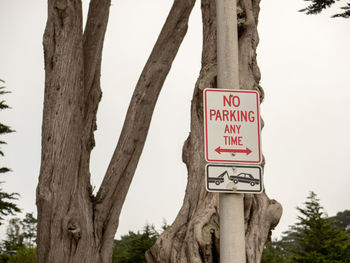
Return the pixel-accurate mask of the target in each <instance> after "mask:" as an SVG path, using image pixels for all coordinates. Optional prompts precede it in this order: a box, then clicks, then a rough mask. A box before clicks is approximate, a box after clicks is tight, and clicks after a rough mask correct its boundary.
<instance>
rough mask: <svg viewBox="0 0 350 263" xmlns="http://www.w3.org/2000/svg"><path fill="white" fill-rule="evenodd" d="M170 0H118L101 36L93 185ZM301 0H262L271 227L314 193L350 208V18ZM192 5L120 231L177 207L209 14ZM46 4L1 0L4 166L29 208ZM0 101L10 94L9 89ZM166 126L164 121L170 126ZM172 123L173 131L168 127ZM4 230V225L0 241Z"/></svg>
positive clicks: (283, 226)
mask: <svg viewBox="0 0 350 263" xmlns="http://www.w3.org/2000/svg"><path fill="white" fill-rule="evenodd" d="M172 2H173V1H170V0H147V1H146V0H127V1H126V0H124V1H122V0H114V1H112V6H111V13H110V20H109V25H108V30H107V35H106V40H105V47H104V56H103V68H102V89H103V98H102V101H101V104H100V108H99V111H98V123H97V124H98V130H97V132H96V143H97V147H96V148H95V149H94V151H93V153H92V160H91V162H92V163H91V166H92V167H91V170H92V184H93V185H94V186H95V187H96V189H98V187H99V184H100V182H101V180H102V177H103V174H104V172H105V170H106V168H107V165H108V163H109V160H110V158H111V155H112V152H113V151H114V147H115V145H116V143H117V139H118V136H119V133H120V131H121V127H122V123H123V120H124V117H125V114H126V110H127V106H128V103H129V100H130V98H131V95H132V92H133V89H134V87H135V85H136V82H137V80H138V76H139V75H140V73H141V70H142V68H143V66H144V64H145V62H146V60H147V57H148V55H149V53H150V51H151V49H152V47H153V44H154V42H155V40H156V38H157V35H158V33H159V31H160V29H161V27H162V25H163V22H164V20H165V18H166V16H167V13H168V11H169V9H170V7H171V4H172ZM304 6H305V4H304V2H303V1H302V0H294V1H285V0H282V1H281V0H263V1H261V13H260V19H259V34H260V44H259V47H258V64H259V66H260V70H261V73H262V80H261V85H262V87H263V88H264V90H265V94H266V98H265V101H264V103H263V104H262V106H261V112H262V116H263V118H264V120H265V127H264V129H263V132H262V145H263V152H264V155H265V157H266V168H265V179H264V180H265V187H266V192H267V194H268V195H269V197H270V198H274V199H276V200H278V201H279V202H280V203H281V204H282V205H283V208H284V213H283V216H282V219H281V222H280V224H279V225H278V226H277V228H276V231H275V232H274V236H275V237H278V236H279V235H280V234H281V232H283V231H285V230H287V228H288V225H291V224H293V223H294V222H295V219H296V216H297V211H296V209H295V208H296V206H300V205H302V203H303V202H304V201H305V198H306V196H307V195H308V192H309V191H311V190H312V191H315V192H316V193H317V194H318V196H319V198H320V199H321V204H322V205H323V206H324V208H325V210H326V211H327V212H328V214H329V215H330V216H332V215H334V214H335V213H336V212H338V211H343V210H345V209H350V207H349V201H350V192H349V190H348V188H349V185H350V176H349V175H350V172H349V168H348V165H347V164H348V163H349V161H350V154H349V150H350V138H349V134H350V117H349V116H350V107H349V102H348V101H349V96H350V87H349V76H350V52H349V47H350V34H349V29H350V20H345V19H332V18H330V16H331V14H332V13H334V12H335V11H330V12H326V13H324V14H322V15H319V16H306V15H304V14H301V13H299V12H298V10H299V9H301V8H302V7H304ZM199 9H200V5H199V3H197V4H196V6H195V8H194V10H193V13H192V15H191V20H190V26H189V31H188V34H187V36H186V38H185V40H184V42H183V44H182V46H181V48H180V51H179V53H178V56H177V58H176V60H175V62H174V64H173V67H172V70H171V72H170V74H169V75H168V78H167V80H166V82H165V85H164V88H163V90H162V92H161V95H160V97H159V100H158V104H157V106H156V109H155V113H154V116H153V120H152V124H151V128H150V131H149V135H148V138H147V142H146V145H145V148H144V151H143V154H142V156H141V160H140V162H139V165H138V168H137V171H136V174H135V177H134V180H133V182H132V185H131V187H130V191H129V194H128V196H127V199H126V201H125V205H124V208H123V211H122V214H121V217H120V226H119V229H118V233H117V235H118V236H120V235H121V234H125V233H127V232H128V231H129V230H134V231H136V230H140V229H142V227H143V226H144V224H145V223H146V222H148V223H153V224H155V225H156V227H157V228H160V225H161V224H162V221H163V219H165V220H166V221H167V222H168V224H171V223H172V221H173V220H174V219H175V216H176V215H177V212H178V210H179V209H180V207H181V204H182V201H183V197H184V193H185V187H186V177H187V173H186V168H185V165H184V164H183V163H182V161H181V150H182V145H183V142H184V141H185V139H186V137H187V136H188V133H189V123H190V119H189V115H190V102H191V97H192V92H193V87H194V84H195V81H196V79H197V77H198V73H199V70H200V55H201V42H202V39H201V38H202V36H201V15H200V10H199ZM45 23H46V3H45V1H26V0H1V1H0V37H1V42H0V47H1V48H0V61H1V63H0V78H1V79H3V80H5V81H6V86H7V89H8V90H10V91H11V92H12V94H9V95H7V96H6V97H5V99H6V101H7V102H8V104H10V106H12V109H11V110H8V111H6V112H1V114H0V118H1V122H4V123H5V124H8V125H11V127H13V129H15V130H16V133H13V134H11V135H6V136H4V137H3V138H2V140H6V141H7V142H8V145H7V146H5V147H3V150H4V152H5V154H6V157H5V158H1V160H0V165H1V166H7V167H9V168H11V169H12V170H13V172H12V173H8V174H5V175H1V178H0V181H5V182H6V183H5V184H4V185H3V186H2V187H3V188H4V189H5V190H6V191H8V192H18V193H20V194H21V198H20V200H19V202H18V204H19V206H20V207H21V208H22V209H23V212H24V213H25V212H32V211H35V213H36V206H35V189H36V185H37V181H38V174H39V167H40V140H41V139H40V134H41V117H42V106H43V92H44V67H43V51H42V35H43V31H44V27H45ZM1 99H3V98H1ZM164 123H166V126H164ZM164 127H166V128H164ZM3 233H4V227H2V228H1V231H0V239H3V238H4V237H3Z"/></svg>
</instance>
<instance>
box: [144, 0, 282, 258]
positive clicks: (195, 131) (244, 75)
mask: <svg viewBox="0 0 350 263" xmlns="http://www.w3.org/2000/svg"><path fill="white" fill-rule="evenodd" d="M259 2H260V1H259V0H240V1H238V5H239V7H240V9H239V10H240V12H239V14H238V16H239V63H240V88H241V89H247V90H257V91H258V92H260V94H261V98H263V97H264V94H263V90H262V88H261V87H260V85H259V81H260V71H259V68H258V66H257V62H256V47H257V45H258V42H259V38H258V33H257V23H258V14H259ZM202 19H203V53H202V69H201V72H200V75H199V78H198V81H197V83H196V86H195V89H194V93H193V99H192V108H191V133H190V135H189V137H188V138H187V140H186V142H185V144H184V147H183V161H184V162H185V164H186V166H187V169H188V184H187V188H186V193H185V198H184V202H183V206H182V208H181V210H180V212H179V213H178V215H177V217H176V219H175V221H174V223H173V224H172V225H171V226H170V227H169V228H168V229H167V230H166V231H164V233H163V234H162V235H161V236H160V237H159V238H158V240H157V242H156V244H155V245H154V246H153V247H152V248H151V249H150V250H149V251H148V252H147V253H146V257H147V261H148V262H149V263H151V262H152V263H153V262H162V263H166V262H171V263H175V262H177V263H178V262H181V263H183V262H196V263H197V262H198V263H199V262H201V263H202V262H208V263H209V262H210V263H212V262H219V261H220V255H219V251H220V249H219V238H220V237H219V207H218V194H216V193H208V192H207V191H206V190H205V184H204V180H205V176H204V167H205V161H204V147H203V141H204V140H203V110H202V109H203V105H202V99H203V98H202V93H203V90H204V89H205V88H216V23H215V1H212V0H202ZM244 209H245V233H246V255H247V260H246V261H247V262H249V263H253V262H254V263H257V262H260V259H261V253H262V251H263V246H264V244H265V242H266V241H267V240H268V239H269V237H270V235H271V230H272V229H273V228H274V227H275V226H276V225H277V224H278V222H279V219H280V217H281V214H282V207H281V205H280V204H279V203H278V202H277V201H275V200H270V199H269V198H268V197H267V195H266V194H265V192H264V193H262V194H260V195H248V194H246V195H245V198H244Z"/></svg>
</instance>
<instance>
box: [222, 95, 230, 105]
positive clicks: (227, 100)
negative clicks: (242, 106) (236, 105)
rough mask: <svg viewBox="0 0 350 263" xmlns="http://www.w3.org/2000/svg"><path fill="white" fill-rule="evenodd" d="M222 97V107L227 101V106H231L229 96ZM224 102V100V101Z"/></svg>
mask: <svg viewBox="0 0 350 263" xmlns="http://www.w3.org/2000/svg"><path fill="white" fill-rule="evenodd" d="M223 99H224V107H225V106H226V103H227V104H228V105H229V106H232V105H231V100H230V98H226V96H224V97H223ZM225 102H226V103H225Z"/></svg>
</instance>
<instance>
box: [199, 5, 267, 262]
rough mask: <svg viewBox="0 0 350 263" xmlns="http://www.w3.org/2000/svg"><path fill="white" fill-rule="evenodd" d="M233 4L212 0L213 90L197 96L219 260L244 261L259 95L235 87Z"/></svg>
mask: <svg viewBox="0 0 350 263" xmlns="http://www.w3.org/2000/svg"><path fill="white" fill-rule="evenodd" d="M236 4H237V3H236V0H216V22H217V66H218V77H217V83H218V89H219V90H208V89H207V90H205V91H204V96H203V98H204V102H203V103H204V119H205V121H204V125H205V127H204V132H205V158H206V160H207V162H209V164H207V166H206V187H207V190H208V191H214V192H220V196H219V206H220V207H219V209H220V262H221V263H233V262H234V263H245V262H246V255H245V234H244V233H245V232H244V206H243V194H242V193H260V192H261V191H262V175H261V168H260V167H259V166H254V165H257V164H260V163H261V159H262V157H261V143H260V112H259V96H258V93H256V92H254V91H240V90H239V68H238V65H239V59H238V34H237V10H236V9H237V7H236ZM219 163H221V164H219ZM245 165H246V166H245Z"/></svg>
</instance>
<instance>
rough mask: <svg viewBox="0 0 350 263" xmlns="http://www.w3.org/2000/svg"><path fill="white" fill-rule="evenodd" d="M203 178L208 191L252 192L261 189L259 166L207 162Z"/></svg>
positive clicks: (259, 191) (258, 191)
mask: <svg viewBox="0 0 350 263" xmlns="http://www.w3.org/2000/svg"><path fill="white" fill-rule="evenodd" d="M205 178H206V188H207V190H208V191H209V192H223V193H225V192H226V193H251V194H252V193H261V192H262V190H263V187H262V184H263V183H262V176H261V168H260V166H243V165H242V166H237V165H232V164H207V165H206V167H205Z"/></svg>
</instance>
